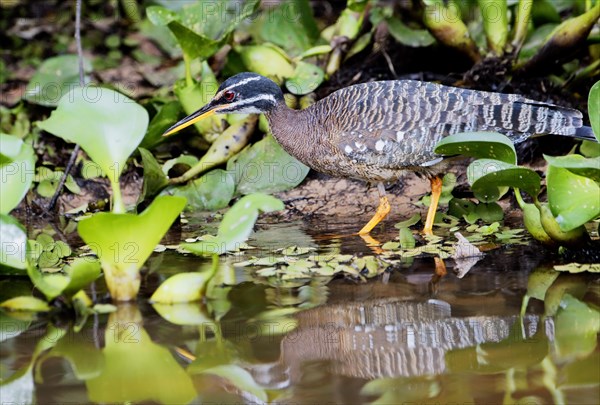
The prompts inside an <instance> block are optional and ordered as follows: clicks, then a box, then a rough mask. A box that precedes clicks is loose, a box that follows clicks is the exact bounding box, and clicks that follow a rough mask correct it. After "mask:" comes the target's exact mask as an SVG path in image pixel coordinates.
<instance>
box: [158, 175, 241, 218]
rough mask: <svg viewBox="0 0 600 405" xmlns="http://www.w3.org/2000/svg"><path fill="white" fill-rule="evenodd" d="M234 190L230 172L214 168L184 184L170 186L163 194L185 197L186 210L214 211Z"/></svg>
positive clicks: (230, 196) (231, 196)
mask: <svg viewBox="0 0 600 405" xmlns="http://www.w3.org/2000/svg"><path fill="white" fill-rule="evenodd" d="M234 192H235V183H234V180H233V177H232V176H231V174H229V173H228V172H226V171H225V170H221V169H215V170H212V171H210V172H208V173H206V174H205V175H204V176H202V177H200V178H198V179H196V180H193V181H191V182H189V183H187V184H186V185H183V186H176V187H170V188H167V189H165V191H164V192H163V194H168V195H175V196H181V197H185V198H186V199H187V205H186V208H185V209H186V210H189V211H214V210H218V209H220V208H224V207H226V206H227V205H228V204H229V201H231V199H232V198H233V194H234Z"/></svg>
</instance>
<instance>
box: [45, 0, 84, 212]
mask: <svg viewBox="0 0 600 405" xmlns="http://www.w3.org/2000/svg"><path fill="white" fill-rule="evenodd" d="M75 45H76V47H77V59H78V60H79V85H80V86H81V87H83V86H84V85H85V72H84V69H83V48H82V46H81V0H77V2H76V3H75ZM79 149H80V146H79V144H77V145H75V147H74V148H73V151H72V152H71V157H69V162H68V163H67V167H65V172H64V173H63V175H62V177H61V178H60V181H59V182H58V187H56V191H55V192H54V195H53V196H52V199H51V200H50V203H49V204H48V211H52V210H53V209H54V207H55V206H56V201H58V197H59V196H60V193H61V192H62V190H63V188H64V186H65V182H66V181H67V177H68V176H69V173H70V172H71V169H72V168H73V165H74V164H75V159H76V158H77V155H79Z"/></svg>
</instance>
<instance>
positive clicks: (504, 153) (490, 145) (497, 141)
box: [435, 132, 517, 165]
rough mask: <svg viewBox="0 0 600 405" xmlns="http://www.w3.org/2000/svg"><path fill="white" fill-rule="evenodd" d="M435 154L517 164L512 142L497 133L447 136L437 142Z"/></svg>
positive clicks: (468, 133)
mask: <svg viewBox="0 0 600 405" xmlns="http://www.w3.org/2000/svg"><path fill="white" fill-rule="evenodd" d="M435 153H438V154H440V155H464V156H471V157H475V158H479V159H494V160H499V161H502V162H505V163H509V164H513V165H514V164H516V163H517V152H516V151H515V146H514V145H513V143H512V141H511V140H510V139H508V137H506V136H504V135H502V134H499V133H497V132H464V133H460V134H454V135H449V136H447V137H445V138H444V139H442V140H441V141H439V142H438V144H437V145H436V147H435Z"/></svg>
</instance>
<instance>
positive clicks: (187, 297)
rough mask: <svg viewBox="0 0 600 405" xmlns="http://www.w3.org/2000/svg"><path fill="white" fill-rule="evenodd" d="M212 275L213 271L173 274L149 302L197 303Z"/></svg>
mask: <svg viewBox="0 0 600 405" xmlns="http://www.w3.org/2000/svg"><path fill="white" fill-rule="evenodd" d="M213 274H214V272H213V271H203V272H195V273H179V274H175V275H174V276H171V277H169V278H168V279H166V280H165V281H164V282H163V283H162V284H161V285H160V286H159V287H158V288H157V289H156V291H155V292H154V294H152V297H150V301H151V302H153V303H158V304H176V303H182V302H192V301H199V300H201V299H202V297H203V296H204V290H205V289H206V284H207V283H208V281H209V280H210V278H211V277H212V276H213Z"/></svg>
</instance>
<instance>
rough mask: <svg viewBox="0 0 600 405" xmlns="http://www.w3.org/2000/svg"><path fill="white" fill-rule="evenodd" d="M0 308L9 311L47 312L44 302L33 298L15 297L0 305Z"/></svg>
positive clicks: (47, 307)
mask: <svg viewBox="0 0 600 405" xmlns="http://www.w3.org/2000/svg"><path fill="white" fill-rule="evenodd" d="M0 307H2V308H6V309H8V310H10V311H29V312H48V311H50V307H49V306H48V303H46V301H42V300H41V299H39V298H35V297H15V298H11V299H9V300H6V301H4V302H2V303H0Z"/></svg>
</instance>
